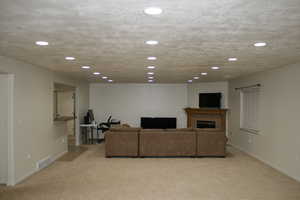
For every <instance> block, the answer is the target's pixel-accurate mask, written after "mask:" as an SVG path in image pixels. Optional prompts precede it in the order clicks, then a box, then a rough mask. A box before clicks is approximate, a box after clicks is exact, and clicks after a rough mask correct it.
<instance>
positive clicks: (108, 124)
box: [97, 116, 121, 142]
mask: <svg viewBox="0 0 300 200" xmlns="http://www.w3.org/2000/svg"><path fill="white" fill-rule="evenodd" d="M113 124H121V121H119V120H115V119H112V118H111V116H109V117H108V119H107V122H102V123H100V124H99V125H98V126H97V137H98V138H99V131H100V130H101V132H102V133H104V132H106V131H108V130H109V129H110V127H111V125H113ZM99 142H101V140H100V139H99Z"/></svg>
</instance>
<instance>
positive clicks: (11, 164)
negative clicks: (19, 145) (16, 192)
mask: <svg viewBox="0 0 300 200" xmlns="http://www.w3.org/2000/svg"><path fill="white" fill-rule="evenodd" d="M0 75H1V76H2V77H5V78H7V83H8V84H7V86H8V88H7V89H8V94H7V95H8V96H7V100H8V105H7V108H8V112H7V123H8V131H7V134H8V135H7V153H8V155H7V180H6V185H7V186H13V185H15V184H16V181H15V159H14V157H15V156H14V80H15V76H14V75H13V74H0Z"/></svg>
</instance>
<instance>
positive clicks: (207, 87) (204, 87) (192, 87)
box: [188, 81, 228, 108]
mask: <svg viewBox="0 0 300 200" xmlns="http://www.w3.org/2000/svg"><path fill="white" fill-rule="evenodd" d="M217 92H221V93H222V100H221V101H222V102H221V106H222V108H228V82H225V81H223V82H208V83H193V84H188V105H189V107H193V108H198V107H199V93H217Z"/></svg>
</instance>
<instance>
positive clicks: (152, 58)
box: [147, 56, 157, 60]
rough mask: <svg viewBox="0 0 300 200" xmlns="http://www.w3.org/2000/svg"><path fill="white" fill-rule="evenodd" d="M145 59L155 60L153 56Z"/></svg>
mask: <svg viewBox="0 0 300 200" xmlns="http://www.w3.org/2000/svg"><path fill="white" fill-rule="evenodd" d="M147 59H148V60H156V59H157V58H156V57H155V56H149V57H148V58H147Z"/></svg>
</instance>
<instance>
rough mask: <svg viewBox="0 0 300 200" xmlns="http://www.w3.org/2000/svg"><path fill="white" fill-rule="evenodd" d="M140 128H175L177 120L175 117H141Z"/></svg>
mask: <svg viewBox="0 0 300 200" xmlns="http://www.w3.org/2000/svg"><path fill="white" fill-rule="evenodd" d="M141 127H142V128H147V129H155V128H161V129H166V128H176V127H177V120H176V118H175V117H142V118H141Z"/></svg>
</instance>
